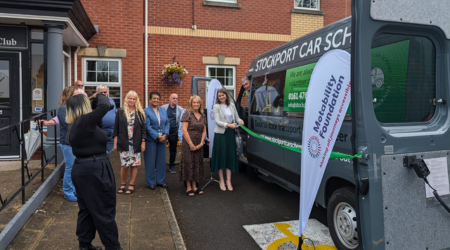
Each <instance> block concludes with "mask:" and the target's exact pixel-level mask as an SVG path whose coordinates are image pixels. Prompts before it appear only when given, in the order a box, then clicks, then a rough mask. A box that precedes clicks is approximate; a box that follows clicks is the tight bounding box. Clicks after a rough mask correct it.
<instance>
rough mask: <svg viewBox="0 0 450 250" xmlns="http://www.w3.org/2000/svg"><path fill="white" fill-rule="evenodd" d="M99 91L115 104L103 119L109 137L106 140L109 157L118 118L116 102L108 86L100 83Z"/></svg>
mask: <svg viewBox="0 0 450 250" xmlns="http://www.w3.org/2000/svg"><path fill="white" fill-rule="evenodd" d="M97 93H102V94H103V95H104V96H106V97H108V99H109V102H110V103H111V104H113V105H114V108H113V109H111V110H109V111H108V113H106V115H105V116H103V119H102V130H103V131H104V132H105V134H106V136H107V137H108V141H107V142H106V150H107V153H108V157H109V156H110V155H111V152H112V150H113V147H114V138H113V131H114V121H115V119H116V104H115V103H114V100H113V99H111V98H109V89H108V87H107V86H105V85H98V86H97Z"/></svg>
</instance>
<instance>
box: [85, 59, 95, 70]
mask: <svg viewBox="0 0 450 250" xmlns="http://www.w3.org/2000/svg"><path fill="white" fill-rule="evenodd" d="M87 70H89V71H95V70H96V65H95V61H87Z"/></svg>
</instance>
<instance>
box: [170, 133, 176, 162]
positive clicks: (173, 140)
mask: <svg viewBox="0 0 450 250" xmlns="http://www.w3.org/2000/svg"><path fill="white" fill-rule="evenodd" d="M177 142H178V131H176V132H175V133H170V134H169V152H170V158H169V159H170V161H169V167H174V166H175V157H176V156H177Z"/></svg>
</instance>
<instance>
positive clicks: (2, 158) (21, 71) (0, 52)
mask: <svg viewBox="0 0 450 250" xmlns="http://www.w3.org/2000/svg"><path fill="white" fill-rule="evenodd" d="M7 53H9V54H17V55H18V57H19V58H18V59H19V60H18V63H19V72H18V73H19V106H18V107H19V110H18V111H19V121H22V120H23V104H22V103H23V97H22V93H23V86H22V73H23V68H22V52H20V51H5V50H1V49H0V54H7ZM21 132H22V131H21V126H19V134H21ZM21 157H22V150H21V149H20V143H19V154H18V155H5V156H0V161H1V160H16V159H21Z"/></svg>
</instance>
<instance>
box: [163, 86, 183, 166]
mask: <svg viewBox="0 0 450 250" xmlns="http://www.w3.org/2000/svg"><path fill="white" fill-rule="evenodd" d="M161 107H162V108H165V109H166V110H167V118H168V119H169V122H170V130H169V138H168V140H169V152H170V158H169V159H170V160H169V171H170V173H172V174H175V173H176V171H175V157H176V155H177V141H178V129H179V124H180V119H181V115H182V113H184V108H182V107H180V106H179V105H178V95H177V94H176V93H172V94H170V99H169V103H168V104H165V105H162V106H161Z"/></svg>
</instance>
